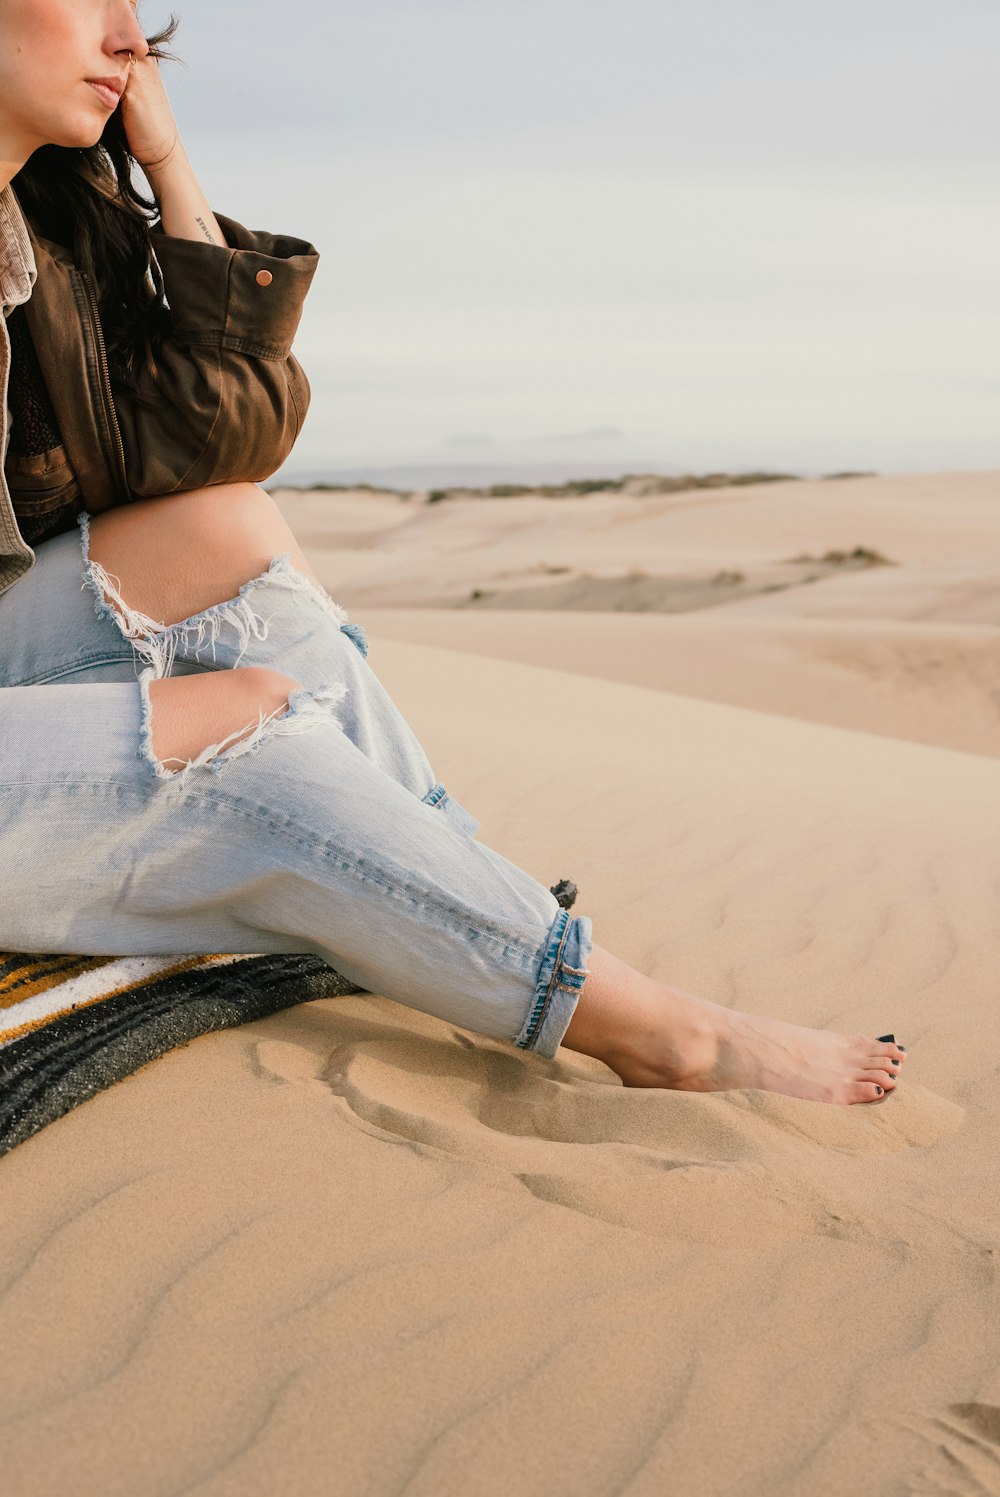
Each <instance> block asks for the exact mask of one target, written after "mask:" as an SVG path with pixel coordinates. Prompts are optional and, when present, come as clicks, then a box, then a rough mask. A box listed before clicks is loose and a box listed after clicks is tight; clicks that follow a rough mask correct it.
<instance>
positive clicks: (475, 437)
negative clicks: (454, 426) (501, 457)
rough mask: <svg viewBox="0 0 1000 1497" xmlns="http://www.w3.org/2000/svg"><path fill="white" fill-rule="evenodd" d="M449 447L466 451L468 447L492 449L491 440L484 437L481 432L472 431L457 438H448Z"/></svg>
mask: <svg viewBox="0 0 1000 1497" xmlns="http://www.w3.org/2000/svg"><path fill="white" fill-rule="evenodd" d="M448 446H449V447H458V448H461V449H462V450H463V451H467V450H468V449H469V448H470V447H492V446H493V438H492V437H488V436H486V435H485V434H484V433H483V432H478V431H473V432H468V433H466V434H462V435H459V436H457V437H449V438H448Z"/></svg>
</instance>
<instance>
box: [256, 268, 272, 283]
mask: <svg viewBox="0 0 1000 1497" xmlns="http://www.w3.org/2000/svg"><path fill="white" fill-rule="evenodd" d="M255 279H256V281H257V285H258V286H270V284H271V282H272V281H273V280H274V276H273V275H272V274H271V272H270V271H269V270H258V272H257V275H256V277H255Z"/></svg>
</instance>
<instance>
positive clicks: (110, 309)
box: [13, 15, 178, 386]
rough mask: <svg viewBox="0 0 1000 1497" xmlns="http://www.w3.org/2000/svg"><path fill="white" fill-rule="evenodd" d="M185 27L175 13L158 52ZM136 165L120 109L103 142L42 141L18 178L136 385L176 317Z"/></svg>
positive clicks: (117, 368) (24, 199)
mask: <svg viewBox="0 0 1000 1497" xmlns="http://www.w3.org/2000/svg"><path fill="white" fill-rule="evenodd" d="M177 26H178V19H177V17H176V16H173V15H172V16H171V17H170V21H169V23H168V25H167V26H165V27H164V29H163V30H162V31H160V32H159V33H158V34H157V35H156V36H152V37H148V38H147V42H148V44H149V50H150V53H151V55H152V56H153V57H156V58H164V57H172V56H173V54H172V53H170V52H168V51H167V50H166V46H167V43H168V42H170V41H171V39H172V38H173V35H174V33H175V31H176V30H177ZM135 166H136V162H135V158H134V157H133V156H132V153H131V152H130V150H129V148H128V141H127V139H126V136H125V127H124V125H123V124H122V115H121V110H120V109H116V110H115V112H114V114H113V115H112V116H111V118H110V119H109V120H108V122H107V124H106V125H105V127H104V131H103V133H102V135H101V138H100V140H99V141H98V143H97V144H96V145H95V146H90V147H88V148H87V149H84V150H78V149H74V148H72V147H68V146H42V147H41V148H40V149H39V150H37V151H35V152H34V154H33V155H32V156H30V157H29V158H28V160H27V162H26V163H25V165H24V166H23V167H22V168H21V170H20V171H19V172H18V173H17V175H16V177H15V178H14V181H13V186H14V190H15V192H16V193H17V198H18V201H19V203H20V204H21V207H22V208H23V209H24V212H25V213H26V215H27V216H28V218H30V219H31V222H32V224H33V226H34V227H35V229H36V231H37V232H38V233H40V234H42V235H43V236H44V237H45V238H47V239H53V240H55V242H56V243H57V244H62V245H64V246H65V247H66V248H67V249H68V250H69V251H70V252H71V254H72V256H73V259H74V261H75V263H76V265H77V266H78V267H79V269H80V270H82V271H84V272H85V273H86V274H87V275H88V276H89V277H90V278H91V280H92V281H93V283H94V287H95V289H96V291H97V299H98V308H99V310H100V318H101V327H102V330H103V332H104V341H105V345H106V348H107V353H108V362H109V365H110V367H111V371H112V374H113V375H114V376H115V377H116V378H117V380H119V381H120V382H121V383H123V384H125V385H129V386H133V385H134V381H135V374H136V370H137V368H138V366H139V365H140V364H142V363H145V364H146V366H147V368H148V369H149V370H150V372H151V373H154V374H155V372H156V353H157V350H158V349H159V347H160V345H161V343H162V340H163V334H164V331H165V328H166V325H167V321H168V313H167V306H166V302H165V300H164V296H163V278H162V276H161V275H160V271H159V267H158V266H157V264H156V261H155V260H154V259H153V257H152V255H151V248H152V245H151V239H150V232H149V231H150V225H151V224H152V222H153V220H154V219H155V217H156V214H157V208H156V204H155V202H154V201H153V199H152V198H150V197H147V196H146V195H145V194H144V193H143V192H141V191H140V190H139V188H138V187H137V186H136V183H135Z"/></svg>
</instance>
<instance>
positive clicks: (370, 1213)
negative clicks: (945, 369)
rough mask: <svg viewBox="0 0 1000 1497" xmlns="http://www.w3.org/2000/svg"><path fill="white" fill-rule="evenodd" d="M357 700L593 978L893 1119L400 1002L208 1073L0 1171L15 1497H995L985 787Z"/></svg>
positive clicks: (103, 1101) (644, 704)
mask: <svg viewBox="0 0 1000 1497" xmlns="http://www.w3.org/2000/svg"><path fill="white" fill-rule="evenodd" d="M453 617H454V615H453ZM511 618H512V616H511V615H503V616H502V617H501V616H499V615H498V616H496V618H495V620H494V622H495V623H496V624H497V625H498V627H501V628H506V627H507V626H508V625H509V623H510V622H511ZM645 622H646V623H647V624H648V622H649V621H648V620H647V621H645ZM661 622H664V623H669V624H673V623H675V622H676V620H664V621H661ZM479 623H480V616H479V615H475V616H473V615H468V616H463V625H464V624H468V625H473V624H475V625H478V624H479ZM373 662H374V663H375V665H376V667H377V669H378V670H379V672H380V674H381V675H382V677H383V679H384V680H385V681H386V683H387V685H388V686H389V687H390V689H391V690H392V691H393V692H394V694H395V695H396V697H397V699H398V700H399V701H400V702H401V704H402V705H403V707H404V710H405V711H406V713H407V715H408V716H409V717H410V719H411V720H412V721H413V722H414V724H415V726H416V727H417V729H418V731H419V732H420V733H421V734H422V736H423V737H424V739H425V741H426V742H427V743H428V745H429V747H430V749H431V751H432V753H433V757H434V760H435V765H436V768H437V770H438V772H439V774H440V775H441V777H442V779H444V780H445V782H446V783H447V784H448V785H449V786H450V788H451V789H452V790H453V791H454V793H455V794H457V795H458V796H459V798H460V799H461V800H463V801H464V802H465V803H467V804H468V805H469V806H470V808H473V809H474V810H475V811H476V813H477V814H478V815H480V816H481V817H482V819H483V830H482V833H481V836H482V837H483V838H484V840H487V841H489V842H491V843H492V844H493V845H495V846H497V847H499V848H501V849H502V851H504V852H505V853H506V854H507V855H508V856H510V857H513V858H515V859H516V860H518V861H520V862H522V863H524V864H525V865H526V866H528V867H529V868H530V869H531V870H532V871H534V872H535V873H536V874H537V875H538V876H539V877H540V878H543V879H544V880H545V881H546V882H551V881H552V880H553V879H554V878H556V877H558V876H560V875H572V876H573V877H574V878H575V879H576V880H577V882H578V883H579V884H580V888H581V901H580V907H581V908H582V909H584V910H586V911H587V912H588V913H591V914H592V915H593V917H594V920H595V930H596V933H597V935H598V939H600V940H602V941H603V943H604V944H606V945H609V946H611V947H612V948H613V949H616V950H618V951H620V952H621V953H622V954H624V955H626V956H628V957H630V958H631V959H632V960H634V961H636V962H637V963H639V964H640V965H642V966H643V967H644V968H646V969H647V970H649V971H651V972H653V973H656V974H658V975H661V976H663V977H665V978H669V979H670V980H671V981H673V982H676V983H678V984H680V985H681V986H684V987H687V988H689V989H691V990H693V991H697V992H702V993H705V994H706V995H708V996H712V997H715V998H717V999H719V1000H721V1001H724V1002H727V1003H732V1004H738V1005H740V1006H747V1007H750V1008H755V1009H759V1010H762V1011H764V1012H767V1013H771V1014H774V1015H777V1016H779V1017H783V1018H788V1019H795V1020H799V1021H803V1022H808V1023H814V1024H822V1025H827V1026H830V1027H835V1028H843V1029H861V1030H862V1031H863V1032H870V1033H873V1034H876V1033H882V1032H884V1031H886V1030H888V1029H892V1030H895V1032H896V1033H897V1034H898V1035H899V1037H900V1038H902V1039H904V1040H905V1042H906V1043H907V1045H908V1047H909V1054H910V1060H909V1065H908V1069H907V1075H906V1078H905V1081H904V1082H903V1084H902V1085H901V1086H900V1088H899V1090H898V1092H897V1093H896V1095H895V1096H893V1097H892V1098H890V1099H889V1100H888V1101H887V1102H886V1103H884V1104H880V1105H878V1106H873V1107H869V1108H851V1109H838V1108H833V1107H826V1106H822V1105H820V1104H811V1103H806V1102H799V1101H795V1100H792V1099H787V1098H782V1097H777V1096H774V1095H769V1094H765V1093H760V1092H737V1093H729V1094H720V1095H717V1096H713V1097H695V1096H685V1095H682V1094H675V1093H670V1092H666V1091H646V1092H641V1091H627V1090H625V1089H623V1088H622V1087H621V1086H620V1085H619V1083H618V1079H617V1077H615V1076H614V1075H613V1073H611V1072H610V1071H608V1070H606V1069H605V1068H604V1067H603V1066H601V1065H600V1064H599V1063H598V1062H592V1061H587V1060H585V1059H584V1058H582V1057H580V1056H576V1055H573V1054H571V1053H569V1052H566V1051H562V1052H560V1055H559V1057H557V1059H556V1060H555V1061H544V1060H540V1059H539V1058H537V1057H533V1056H532V1057H529V1056H525V1055H524V1054H522V1053H519V1052H515V1051H513V1050H512V1049H509V1048H508V1047H506V1046H504V1045H502V1044H500V1043H498V1042H493V1041H489V1040H482V1039H480V1038H478V1037H476V1036H473V1035H471V1034H469V1033H467V1032H465V1031H461V1030H457V1029H455V1028H453V1027H452V1026H449V1025H446V1024H443V1023H441V1022H440V1021H438V1020H434V1019H430V1018H426V1017H424V1016H421V1015H418V1014H415V1013H413V1012H411V1011H409V1010H407V1009H405V1008H404V1007H402V1006H400V1005H398V1004H394V1003H391V1002H389V1001H388V1000H386V999H381V998H349V999H338V1000H331V1001H328V1002H319V1003H313V1004H309V1005H307V1006H304V1007H302V1008H299V1009H295V1010H292V1011H290V1012H288V1013H286V1014H283V1015H280V1016H277V1017H275V1018H273V1019H270V1020H267V1021H264V1022H261V1023H255V1024H251V1025H248V1026H246V1027H245V1028H243V1029H241V1030H238V1031H235V1032H232V1033H229V1034H224V1035H218V1036H213V1037H211V1038H205V1039H203V1040H199V1041H198V1042H196V1043H195V1044H193V1045H191V1046H190V1047H189V1048H188V1049H186V1050H184V1051H178V1052H174V1053H173V1054H171V1055H169V1056H167V1057H166V1058H165V1059H163V1060H162V1061H160V1062H158V1063H157V1064H155V1065H154V1066H152V1067H150V1068H149V1069H148V1070H146V1071H145V1072H143V1073H142V1074H140V1075H138V1076H136V1077H134V1078H132V1079H131V1080H129V1081H127V1082H125V1083H123V1084H121V1085H120V1086H118V1087H116V1088H114V1089H113V1090H112V1091H110V1092H106V1093H104V1094H102V1095H101V1096H99V1097H97V1098H96V1099H94V1100H93V1101H92V1102H89V1103H87V1104H86V1105H85V1106H83V1107H81V1108H79V1109H77V1110H76V1111H75V1112H74V1113H73V1114H71V1115H70V1116H69V1117H67V1118H65V1119H63V1120H62V1121H60V1122H59V1123H56V1124H54V1125H53V1126H51V1127H50V1128H48V1129H47V1130H45V1132H43V1133H42V1134H40V1135H39V1136H38V1137H36V1138H35V1139H32V1140H31V1141H29V1142H28V1143H27V1144H25V1145H23V1146H22V1147H21V1148H19V1149H17V1150H15V1151H14V1153H13V1154H12V1155H10V1156H9V1157H8V1158H7V1159H6V1160H5V1161H4V1164H3V1168H2V1170H0V1257H2V1261H3V1263H4V1265H5V1268H4V1270H3V1271H2V1274H0V1282H2V1284H3V1291H2V1293H0V1343H2V1344H3V1346H4V1347H5V1348H7V1349H11V1348H13V1349H15V1351H16V1354H14V1355H12V1354H10V1351H8V1356H7V1357H6V1358H5V1376H4V1383H3V1390H2V1392H0V1420H2V1422H0V1470H2V1471H3V1473H4V1481H3V1490H4V1493H5V1497H28V1494H31V1497H36V1494H39V1497H40V1494H42V1493H46V1494H48V1493H54V1492H59V1493H62V1492H72V1493H73V1494H74V1497H90V1494H93V1497H107V1494H111V1493H121V1494H128V1497H145V1494H147V1493H148V1494H150V1497H152V1494H154V1493H156V1494H159V1493H164V1492H172V1493H181V1492H185V1493H187V1492H192V1493H193V1492H197V1493H198V1494H199V1497H228V1494H232V1497H237V1494H238V1497H246V1494H248V1493H249V1494H255V1497H256V1494H261V1497H263V1494H272V1493H276V1492H286V1491H287V1492H295V1493H297V1494H300V1493H302V1494H317V1497H319V1494H329V1493H332V1492H336V1493H345V1494H346V1493H352V1494H353V1493H361V1492H364V1493H372V1494H376V1493H377V1494H381V1493H399V1492H403V1491H405V1492H407V1493H409V1494H415V1497H424V1494H426V1497H439V1494H444V1493H447V1494H452V1493H454V1494H456V1497H457V1494H462V1497H465V1494H467V1493H469V1492H475V1493H477V1494H487V1497H492V1494H496V1497H500V1494H504V1497H506V1494H509V1493H518V1494H528V1497H535V1494H538V1497H542V1494H545V1497H548V1494H566V1497H570V1494H573V1497H578V1494H588V1497H589V1494H594V1497H596V1494H604V1493H609V1492H615V1493H628V1494H630V1497H647V1494H649V1497H654V1494H655V1497H661V1494H663V1493H664V1492H676V1493H682V1492H683V1493H687V1492H692V1493H693V1492H697V1493H699V1494H702V1493H704V1494H720V1497H721V1494H735V1493H739V1494H740V1497H744V1494H747V1497H751V1494H753V1497H756V1494H759V1497H765V1494H768V1497H770V1494H776V1493H778V1494H784V1493H788V1494H806V1493H809V1494H814V1493H823V1494H826V1493H830V1494H841V1493H850V1492H854V1491H856V1490H865V1491H874V1492H878V1493H885V1494H890V1493H891V1494H900V1497H902V1494H908V1493H928V1494H930V1493H937V1494H943V1493H945V1492H955V1493H958V1492H961V1493H963V1494H964V1493H973V1492H991V1491H996V1490H997V1489H998V1486H997V1473H998V1469H1000V1466H998V1453H1000V1445H998V1439H997V1433H996V1431H997V1424H998V1421H1000V1374H998V1371H997V1359H996V1349H995V1333H994V1319H995V1314H996V1299H997V1263H998V1261H1000V1228H998V1225H997V1220H996V1212H995V1209H994V1205H993V1203H994V1201H995V1199H996V1196H997V1191H998V1187H1000V1178H998V1177H1000V1110H998V1095H1000V1091H998V1088H1000V1079H998V1078H1000V1042H998V1039H997V1033H996V1025H995V1023H994V1013H995V1008H996V1003H997V998H998V987H997V981H998V980H997V976H996V973H997V970H998V958H1000V925H998V921H997V906H998V898H1000V765H998V764H997V763H996V762H995V761H993V760H992V759H990V758H988V757H985V756H983V755H977V754H968V753H961V752H957V751H954V750H949V749H945V748H938V747H927V746H922V745H916V744H910V743H905V742H901V741H899V740H898V739H893V738H889V737H879V736H875V735H874V734H868V733H857V732H850V731H846V730H843V729H840V728H835V727H829V726H821V725H816V724H814V723H807V722H795V721H792V720H790V719H788V718H784V717H779V716H775V715H773V714H770V713H764V712H757V711H750V710H746V709H743V708H739V707H734V706H729V705H722V704H719V703H716V702H709V701H701V700H696V699H694V698H693V697H692V696H684V695H677V694H674V693H672V692H671V691H668V690H664V689H651V688H644V687H642V686H636V685H622V684H616V683H612V682H609V681H606V680H601V679H598V678H597V677H594V676H592V677H590V678H588V677H586V676H583V675H581V674H579V673H578V671H576V670H574V672H573V673H570V672H560V671H555V670H551V669H545V668H542V667H540V666H533V665H527V664H524V663H520V662H514V661H505V660H501V659H496V658H486V657H485V656H484V655H475V654H469V653H463V652H457V651H453V650H442V649H436V648H434V647H432V646H430V645H425V644H416V643H402V642H398V641H393V640H389V639H388V638H384V637H382V636H380V635H379V634H378V633H377V632H376V639H375V646H374V650H373Z"/></svg>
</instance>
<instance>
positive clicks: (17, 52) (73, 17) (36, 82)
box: [0, 0, 148, 163]
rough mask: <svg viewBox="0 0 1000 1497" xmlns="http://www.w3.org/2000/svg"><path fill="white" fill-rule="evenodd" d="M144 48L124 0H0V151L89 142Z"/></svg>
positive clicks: (12, 153) (8, 153) (21, 155)
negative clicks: (132, 55)
mask: <svg viewBox="0 0 1000 1497" xmlns="http://www.w3.org/2000/svg"><path fill="white" fill-rule="evenodd" d="M147 50H148V48H147V46H146V39H145V37H144V36H143V34H142V31H141V29H140V27H139V23H138V21H137V20H136V15H135V9H134V7H133V6H132V5H131V4H130V0H0V155H2V156H3V157H7V158H8V159H9V160H11V161H13V160H14V159H17V160H18V161H19V162H21V163H23V162H24V161H26V160H27V159H28V157H29V156H30V155H31V153H32V152H33V151H36V150H37V149H38V147H39V146H43V145H59V146H76V147H86V146H93V145H96V144H97V142H98V140H100V138H101V133H102V131H103V130H104V127H105V125H106V124H107V122H108V119H109V117H110V116H111V114H112V113H113V112H114V110H115V109H116V108H117V107H118V100H119V98H120V96H121V93H122V92H123V90H124V88H125V84H126V82H127V80H128V70H129V53H130V52H134V53H135V54H136V56H137V57H145V55H146V52H147ZM99 81H103V82H104V84H105V85H106V86H105V87H104V88H101V87H95V83H96V82H99Z"/></svg>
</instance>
